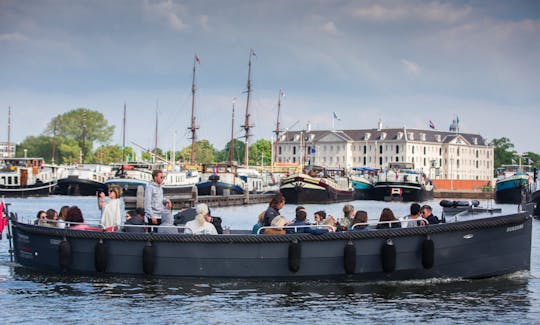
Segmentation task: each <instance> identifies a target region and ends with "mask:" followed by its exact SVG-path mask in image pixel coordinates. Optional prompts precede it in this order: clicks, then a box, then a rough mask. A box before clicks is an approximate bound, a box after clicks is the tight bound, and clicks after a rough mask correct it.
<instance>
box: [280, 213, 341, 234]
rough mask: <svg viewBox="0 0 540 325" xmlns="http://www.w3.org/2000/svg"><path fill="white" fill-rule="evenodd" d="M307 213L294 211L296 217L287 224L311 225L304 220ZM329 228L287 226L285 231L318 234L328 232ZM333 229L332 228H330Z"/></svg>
mask: <svg viewBox="0 0 540 325" xmlns="http://www.w3.org/2000/svg"><path fill="white" fill-rule="evenodd" d="M306 218H307V214H306V211H302V210H300V211H298V212H297V213H296V219H295V221H294V222H293V223H291V224H290V225H289V226H291V227H295V226H299V227H300V226H311V225H310V224H309V223H307V222H306ZM329 231H330V230H329V229H328V228H315V227H300V228H296V229H295V228H287V233H288V234H290V233H309V234H313V235H320V234H324V233H327V232H329ZM331 231H333V229H332V230H331Z"/></svg>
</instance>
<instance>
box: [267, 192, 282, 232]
mask: <svg viewBox="0 0 540 325" xmlns="http://www.w3.org/2000/svg"><path fill="white" fill-rule="evenodd" d="M284 206H285V197H284V196H283V194H281V193H276V195H274V197H273V198H272V201H270V204H269V205H268V209H266V211H265V213H264V222H263V225H264V226H266V227H267V226H270V224H271V223H272V220H274V218H275V217H277V216H279V215H280V213H279V210H281V209H283V207H284Z"/></svg>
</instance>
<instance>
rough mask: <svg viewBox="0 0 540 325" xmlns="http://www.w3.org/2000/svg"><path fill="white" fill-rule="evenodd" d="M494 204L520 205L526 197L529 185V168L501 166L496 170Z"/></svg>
mask: <svg viewBox="0 0 540 325" xmlns="http://www.w3.org/2000/svg"><path fill="white" fill-rule="evenodd" d="M497 172H498V174H499V176H498V177H497V181H496V182H495V202H497V203H511V204H520V203H522V201H523V200H524V198H525V197H526V195H527V191H528V190H529V185H530V183H531V176H532V175H531V167H530V166H521V165H503V166H502V167H500V168H497Z"/></svg>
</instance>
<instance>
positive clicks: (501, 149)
mask: <svg viewBox="0 0 540 325" xmlns="http://www.w3.org/2000/svg"><path fill="white" fill-rule="evenodd" d="M489 144H490V145H492V146H493V147H494V149H493V160H494V165H495V167H496V168H497V167H499V166H501V165H503V164H511V163H512V159H514V157H515V156H516V151H515V150H513V149H514V144H513V143H512V142H511V141H510V139H508V138H506V137H502V138H499V139H497V138H495V139H493V140H491V142H490V143H489Z"/></svg>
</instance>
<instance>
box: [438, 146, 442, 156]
mask: <svg viewBox="0 0 540 325" xmlns="http://www.w3.org/2000/svg"><path fill="white" fill-rule="evenodd" d="M439 156H442V148H439Z"/></svg>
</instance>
